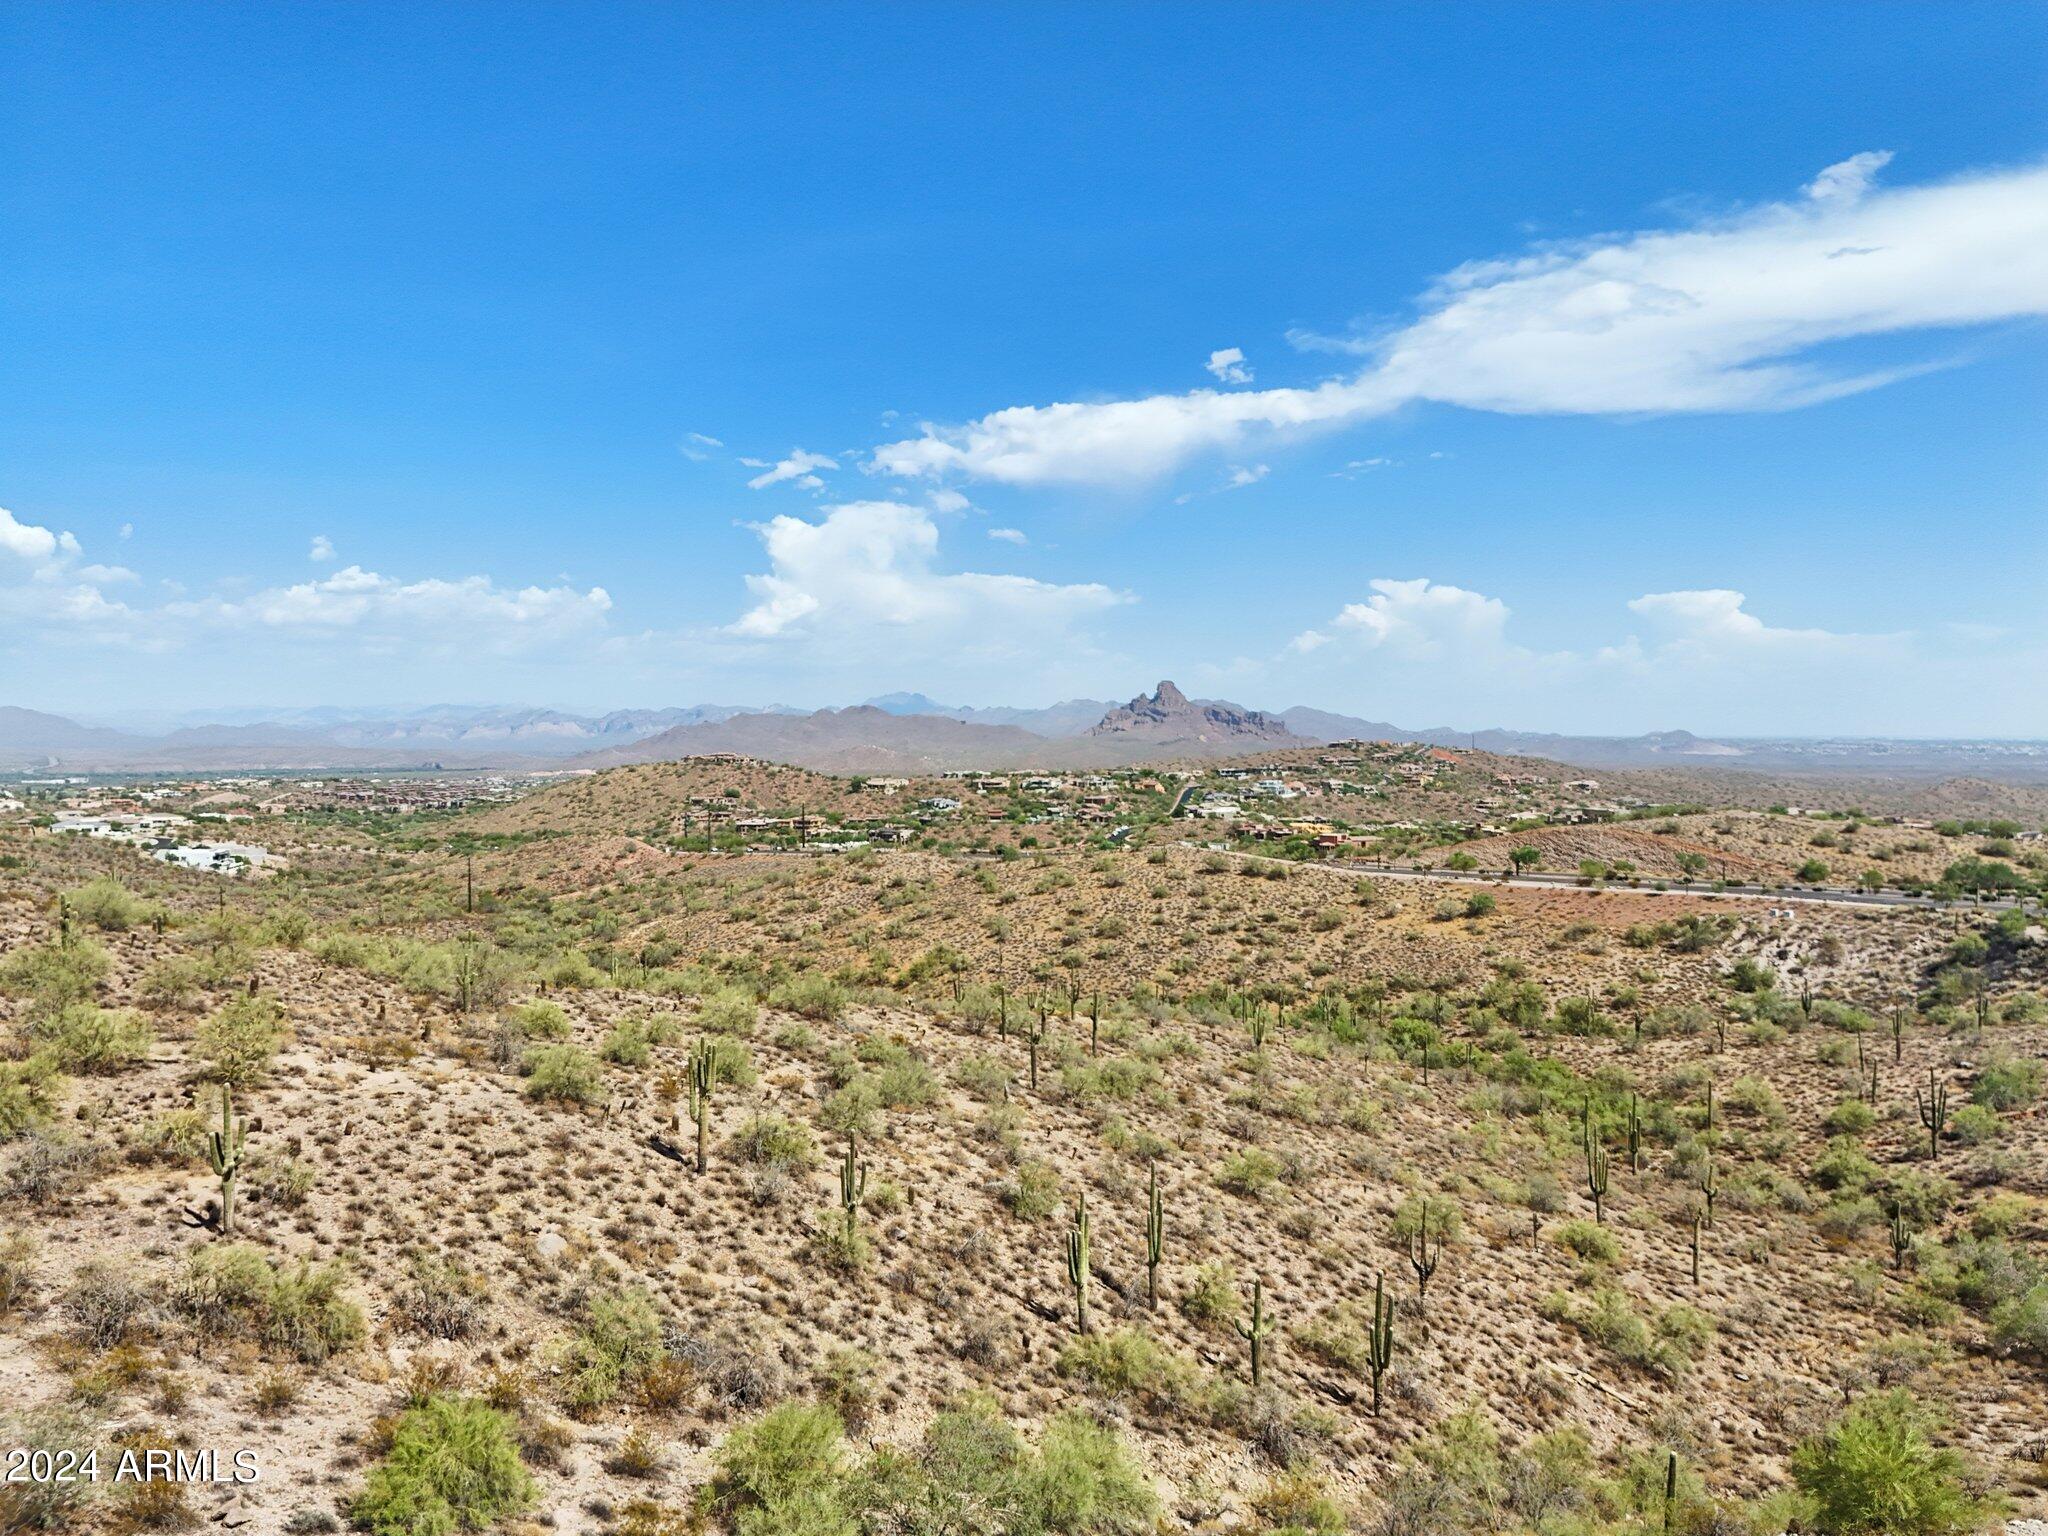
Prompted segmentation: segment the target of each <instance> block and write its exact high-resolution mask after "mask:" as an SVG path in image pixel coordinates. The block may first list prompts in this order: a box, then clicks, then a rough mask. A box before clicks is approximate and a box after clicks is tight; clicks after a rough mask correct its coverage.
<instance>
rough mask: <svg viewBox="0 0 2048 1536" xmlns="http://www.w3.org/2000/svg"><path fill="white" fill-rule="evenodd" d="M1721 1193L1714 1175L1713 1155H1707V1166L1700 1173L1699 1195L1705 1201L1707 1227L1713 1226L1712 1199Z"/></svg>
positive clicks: (1718, 1181)
mask: <svg viewBox="0 0 2048 1536" xmlns="http://www.w3.org/2000/svg"><path fill="white" fill-rule="evenodd" d="M1720 1192H1721V1181H1720V1179H1719V1178H1718V1177H1717V1176H1716V1174H1715V1173H1714V1154H1713V1153H1711V1152H1709V1153H1708V1154H1707V1166H1706V1167H1705V1168H1703V1169H1702V1170H1701V1171H1700V1193H1701V1194H1702V1195H1704V1196H1706V1199H1707V1225H1708V1226H1710V1227H1711V1226H1712V1225H1713V1224H1714V1197H1715V1196H1716V1195H1718V1194H1720Z"/></svg>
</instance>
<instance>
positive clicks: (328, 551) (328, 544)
mask: <svg viewBox="0 0 2048 1536" xmlns="http://www.w3.org/2000/svg"><path fill="white" fill-rule="evenodd" d="M306 558H307V559H308V560H311V561H314V562H315V563H317V564H320V565H325V564H326V563H327V562H328V561H330V560H332V559H333V558H334V541H333V540H332V539H330V538H328V537H327V535H326V534H324V533H316V534H314V535H313V545H312V548H310V549H308V550H307V551H306Z"/></svg>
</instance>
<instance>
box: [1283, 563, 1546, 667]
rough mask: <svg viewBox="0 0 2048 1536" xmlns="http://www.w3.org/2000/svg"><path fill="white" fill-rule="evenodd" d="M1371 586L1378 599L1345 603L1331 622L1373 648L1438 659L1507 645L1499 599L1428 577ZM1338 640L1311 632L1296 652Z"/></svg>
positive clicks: (1503, 608) (1300, 639)
mask: <svg viewBox="0 0 2048 1536" xmlns="http://www.w3.org/2000/svg"><path fill="white" fill-rule="evenodd" d="M1368 585H1370V586H1371V588H1372V592H1373V595H1372V596H1371V597H1369V598H1367V599H1366V600H1365V601H1364V602H1362V603H1347V604H1345V606H1344V607H1343V608H1341V609H1339V610H1338V612H1337V616H1336V617H1335V618H1333V619H1332V620H1330V626H1329V627H1330V628H1331V629H1334V630H1337V631H1338V632H1339V633H1340V634H1343V635H1348V636H1352V637H1355V638H1356V639H1357V640H1358V641H1359V642H1361V643H1362V644H1365V645H1367V646H1371V647H1374V648H1377V647H1380V646H1387V647H1390V648H1392V649H1395V650H1400V651H1406V652H1409V653H1412V654H1416V655H1438V654H1441V653H1443V652H1444V651H1446V650H1455V651H1457V652H1460V653H1462V654H1471V653H1473V652H1478V651H1498V650H1500V649H1502V648H1503V646H1504V643H1505V640H1506V633H1507V622H1508V607H1507V604H1506V603H1503V602H1502V601H1501V600H1500V599H1499V598H1497V597H1486V596H1484V595H1482V594H1481V593H1478V592H1468V591H1467V590H1466V589H1465V588H1463V587H1453V586H1449V585H1447V584H1445V583H1442V582H1434V581H1430V580H1429V579H1427V578H1426V577H1418V578H1416V579H1414V580H1412V581H1391V580H1386V579H1384V578H1383V579H1380V580H1377V581H1373V582H1370V583H1368ZM1332 638H1334V637H1332V636H1330V635H1327V634H1324V633H1321V632H1319V631H1316V630H1310V631H1308V632H1307V633H1306V634H1305V635H1297V636H1296V637H1295V641H1294V648H1295V649H1296V650H1304V651H1307V650H1315V649H1318V648H1319V647H1321V646H1323V645H1325V644H1327V643H1328V642H1329V641H1330V640H1331V639H1332Z"/></svg>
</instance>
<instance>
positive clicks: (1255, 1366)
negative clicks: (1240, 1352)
mask: <svg viewBox="0 0 2048 1536" xmlns="http://www.w3.org/2000/svg"><path fill="white" fill-rule="evenodd" d="M1233 1326H1235V1327H1236V1329H1237V1332H1238V1337H1240V1338H1242V1339H1243V1340H1244V1341H1245V1342H1246V1343H1247V1344H1249V1345H1251V1347H1252V1385H1253V1386H1255V1387H1256V1386H1257V1385H1258V1384H1259V1372H1260V1370H1261V1368H1262V1366H1263V1363H1264V1359H1265V1350H1266V1340H1267V1339H1269V1338H1271V1337H1272V1334H1273V1328H1274V1323H1273V1319H1272V1318H1270V1317H1268V1316H1267V1315H1266V1282H1265V1281H1263V1280H1258V1279H1254V1280H1253V1281H1252V1315H1251V1321H1250V1322H1239V1323H1236V1324H1234V1325H1233Z"/></svg>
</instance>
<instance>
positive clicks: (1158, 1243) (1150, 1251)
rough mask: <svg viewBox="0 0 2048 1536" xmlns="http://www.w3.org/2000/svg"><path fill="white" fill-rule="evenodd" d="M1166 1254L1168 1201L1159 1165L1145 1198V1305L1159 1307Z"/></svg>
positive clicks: (1156, 1167) (1156, 1166) (1155, 1166)
mask: <svg viewBox="0 0 2048 1536" xmlns="http://www.w3.org/2000/svg"><path fill="white" fill-rule="evenodd" d="M1165 1253H1166V1200H1165V1197H1164V1196H1162V1195H1161V1194H1160V1193H1159V1165H1158V1164H1157V1163H1154V1164H1153V1165H1152V1184H1151V1188H1150V1189H1149V1190H1148V1191H1147V1193H1146V1196H1145V1305H1146V1306H1148V1307H1156V1306H1158V1305H1159V1261H1160V1259H1161V1258H1162V1257H1164V1255H1165Z"/></svg>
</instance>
